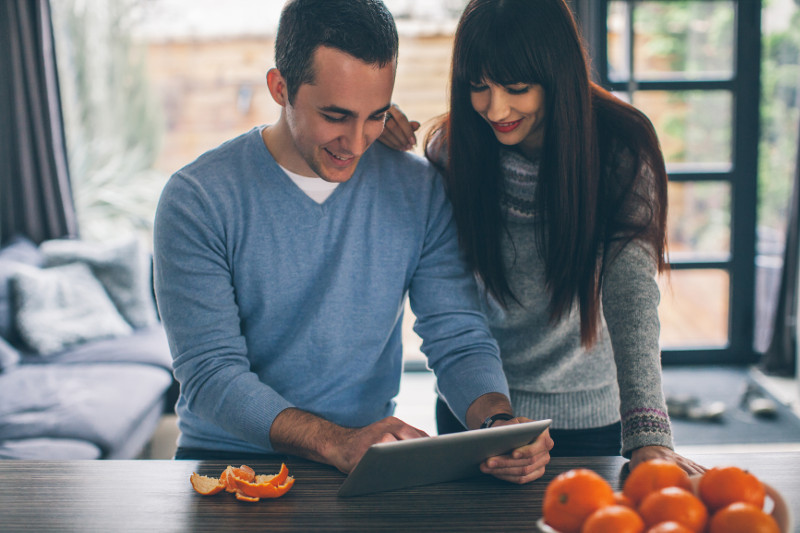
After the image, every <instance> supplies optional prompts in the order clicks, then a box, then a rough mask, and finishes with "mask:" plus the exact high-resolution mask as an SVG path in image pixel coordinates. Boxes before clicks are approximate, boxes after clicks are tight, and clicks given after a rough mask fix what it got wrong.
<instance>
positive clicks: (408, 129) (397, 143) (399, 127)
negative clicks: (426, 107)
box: [378, 104, 420, 152]
mask: <svg viewBox="0 0 800 533" xmlns="http://www.w3.org/2000/svg"><path fill="white" fill-rule="evenodd" d="M419 126H420V123H419V122H417V121H416V120H413V121H410V120H408V117H406V115H405V114H404V113H403V112H402V111H401V110H400V108H399V107H397V105H395V104H392V107H390V108H389V111H387V112H386V122H385V123H384V125H383V133H381V136H380V137H378V140H379V141H380V142H382V143H383V144H385V145H386V146H388V147H389V148H394V149H395V150H398V151H401V152H404V151H406V150H411V149H412V148H413V147H414V146H415V145H416V144H417V136H416V135H414V132H416V131H417V130H418V129H419Z"/></svg>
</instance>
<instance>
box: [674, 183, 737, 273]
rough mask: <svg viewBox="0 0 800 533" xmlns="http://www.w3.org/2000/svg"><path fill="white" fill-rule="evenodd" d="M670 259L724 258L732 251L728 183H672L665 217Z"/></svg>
mask: <svg viewBox="0 0 800 533" xmlns="http://www.w3.org/2000/svg"><path fill="white" fill-rule="evenodd" d="M667 229H668V231H667V233H668V236H669V252H670V258H671V259H672V260H673V261H674V260H675V259H679V258H681V256H684V255H687V254H690V255H703V256H708V255H715V254H725V255H726V257H724V258H723V259H727V254H728V253H729V252H730V249H731V188H730V184H728V183H714V182H712V183H705V182H704V183H692V182H686V183H683V182H671V183H670V184H669V212H668V215H667Z"/></svg>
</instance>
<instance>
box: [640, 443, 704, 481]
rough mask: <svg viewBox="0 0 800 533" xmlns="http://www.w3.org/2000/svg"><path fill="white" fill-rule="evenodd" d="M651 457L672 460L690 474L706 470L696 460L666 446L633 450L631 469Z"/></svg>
mask: <svg viewBox="0 0 800 533" xmlns="http://www.w3.org/2000/svg"><path fill="white" fill-rule="evenodd" d="M650 459H664V460H666V461H670V462H671V463H675V464H677V465H678V466H680V467H681V468H683V469H684V470H685V471H686V473H687V474H689V475H690V476H691V475H693V474H702V473H703V472H705V471H706V468H705V467H704V466H701V465H699V464H697V463H695V462H694V461H692V460H690V459H687V458H686V457H683V456H682V455H678V454H677V453H675V452H674V451H672V450H670V449H669V448H665V447H664V446H642V447H641V448H636V449H635V450H633V453H631V470H633V469H634V468H636V466H637V465H638V464H640V463H643V462H645V461H649V460H650Z"/></svg>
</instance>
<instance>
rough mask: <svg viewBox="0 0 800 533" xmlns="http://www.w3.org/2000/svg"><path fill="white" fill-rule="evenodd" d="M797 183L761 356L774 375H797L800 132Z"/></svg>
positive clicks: (799, 138) (763, 364) (799, 270)
mask: <svg viewBox="0 0 800 533" xmlns="http://www.w3.org/2000/svg"><path fill="white" fill-rule="evenodd" d="M796 167H797V168H796V169H795V173H794V186H793V188H792V198H791V204H790V207H789V220H788V224H787V229H786V249H785V251H784V253H783V270H782V272H781V286H780V290H779V293H778V307H777V310H776V312H775V326H774V329H773V333H772V340H771V341H770V345H769V348H768V349H767V351H766V353H764V356H763V357H762V359H761V368H762V369H763V370H764V371H765V372H767V373H770V374H775V375H780V376H795V375H796V374H797V342H798V339H797V333H798V332H797V313H798V273H800V135H798V147H797V162H796Z"/></svg>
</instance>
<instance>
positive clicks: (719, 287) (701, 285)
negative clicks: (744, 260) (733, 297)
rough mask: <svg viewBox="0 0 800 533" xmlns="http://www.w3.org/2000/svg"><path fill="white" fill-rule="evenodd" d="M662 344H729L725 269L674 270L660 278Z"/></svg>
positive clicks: (712, 346)
mask: <svg viewBox="0 0 800 533" xmlns="http://www.w3.org/2000/svg"><path fill="white" fill-rule="evenodd" d="M659 286H660V287H661V305H660V306H659V307H658V314H659V318H660V320H661V346H662V348H664V349H669V348H689V347H694V348H699V347H709V348H715V347H724V346H726V345H727V344H728V305H729V297H728V295H729V294H730V277H729V275H728V273H727V272H725V271H724V270H673V271H672V272H670V274H669V277H665V276H661V277H660V278H659Z"/></svg>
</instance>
